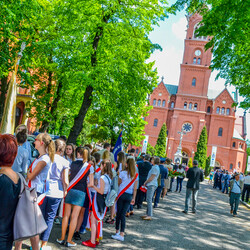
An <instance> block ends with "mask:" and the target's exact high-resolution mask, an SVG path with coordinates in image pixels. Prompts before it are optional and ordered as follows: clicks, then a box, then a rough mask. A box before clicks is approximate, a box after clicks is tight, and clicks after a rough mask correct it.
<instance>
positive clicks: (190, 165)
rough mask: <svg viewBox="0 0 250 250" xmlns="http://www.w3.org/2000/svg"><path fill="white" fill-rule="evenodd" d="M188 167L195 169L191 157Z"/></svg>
mask: <svg viewBox="0 0 250 250" xmlns="http://www.w3.org/2000/svg"><path fill="white" fill-rule="evenodd" d="M188 167H189V168H192V167H193V159H192V158H191V157H190V158H189V160H188Z"/></svg>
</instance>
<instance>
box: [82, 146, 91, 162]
mask: <svg viewBox="0 0 250 250" xmlns="http://www.w3.org/2000/svg"><path fill="white" fill-rule="evenodd" d="M82 156H83V162H89V161H90V156H91V155H90V150H89V148H88V147H84V148H83V155H82Z"/></svg>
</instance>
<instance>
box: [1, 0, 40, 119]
mask: <svg viewBox="0 0 250 250" xmlns="http://www.w3.org/2000/svg"><path fill="white" fill-rule="evenodd" d="M0 10H1V15H0V51H1V52H0V82H1V84H0V121H1V118H2V114H3V109H4V102H5V97H6V93H7V89H8V84H9V80H10V77H9V74H10V72H12V71H13V67H14V63H15V59H16V58H17V54H18V53H19V52H20V50H21V44H22V43H25V44H26V49H25V50H24V53H23V57H22V59H21V61H20V65H19V70H18V74H17V78H18V79H21V80H22V81H21V83H20V86H22V87H24V86H26V80H27V79H28V78H29V71H28V70H27V72H24V71H23V70H24V69H28V68H27V67H28V65H29V62H30V59H31V57H32V54H33V49H34V47H33V42H34V41H35V40H36V39H37V37H38V30H37V22H38V20H39V18H40V17H41V13H42V8H41V6H40V5H39V3H38V1H37V0H29V1H27V0H26V1H13V0H1V1H0Z"/></svg>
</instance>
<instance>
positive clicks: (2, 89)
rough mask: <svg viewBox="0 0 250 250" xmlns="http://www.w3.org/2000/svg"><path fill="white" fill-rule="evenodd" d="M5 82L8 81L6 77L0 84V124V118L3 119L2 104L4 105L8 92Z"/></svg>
mask: <svg viewBox="0 0 250 250" xmlns="http://www.w3.org/2000/svg"><path fill="white" fill-rule="evenodd" d="M7 80H8V77H3V78H2V79H1V84H0V123H1V121H2V117H3V111H4V104H5V99H6V94H7V91H8V82H7Z"/></svg>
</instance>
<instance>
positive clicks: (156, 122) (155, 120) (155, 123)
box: [154, 119, 158, 127]
mask: <svg viewBox="0 0 250 250" xmlns="http://www.w3.org/2000/svg"><path fill="white" fill-rule="evenodd" d="M157 125H158V119H154V127H157Z"/></svg>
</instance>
